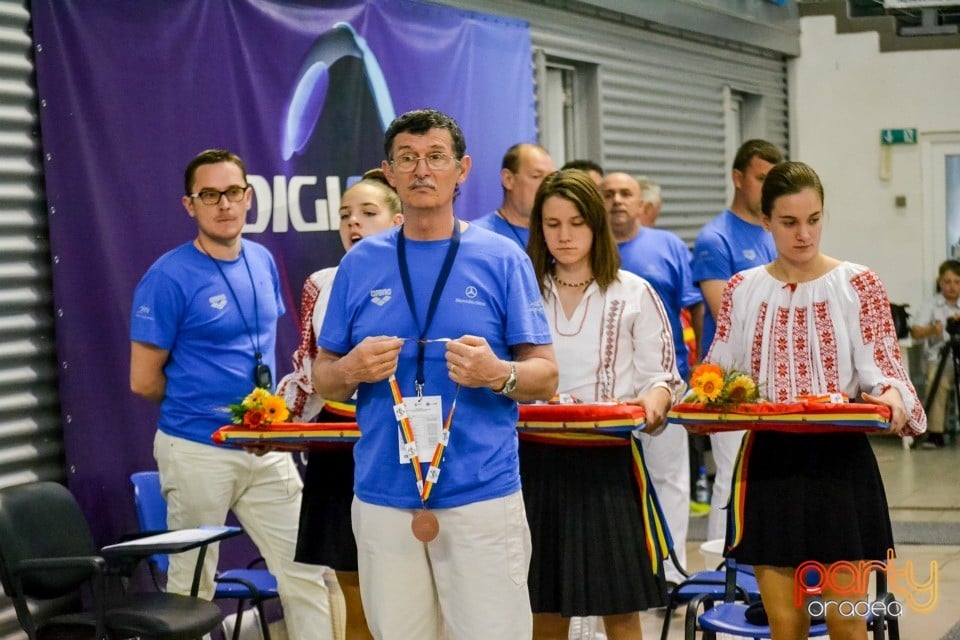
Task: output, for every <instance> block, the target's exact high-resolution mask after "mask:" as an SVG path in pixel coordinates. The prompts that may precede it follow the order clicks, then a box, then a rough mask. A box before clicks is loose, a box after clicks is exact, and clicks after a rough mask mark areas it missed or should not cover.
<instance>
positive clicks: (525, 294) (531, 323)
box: [505, 256, 553, 346]
mask: <svg viewBox="0 0 960 640" xmlns="http://www.w3.org/2000/svg"><path fill="white" fill-rule="evenodd" d="M509 274H510V275H509V280H508V283H509V284H508V287H507V327H506V334H505V335H506V340H507V344H509V345H510V346H514V345H518V344H551V343H552V342H553V340H552V339H551V338H550V325H549V324H548V323H547V316H546V313H545V312H544V310H543V300H542V299H541V297H540V288H539V287H538V286H537V279H536V276H535V275H534V272H533V266H532V265H531V264H530V260H528V259H526V256H522V259H518V260H517V261H516V263H515V264H514V265H513V268H511V269H510V270H509Z"/></svg>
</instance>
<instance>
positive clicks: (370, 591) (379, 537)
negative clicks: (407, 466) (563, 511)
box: [352, 479, 533, 640]
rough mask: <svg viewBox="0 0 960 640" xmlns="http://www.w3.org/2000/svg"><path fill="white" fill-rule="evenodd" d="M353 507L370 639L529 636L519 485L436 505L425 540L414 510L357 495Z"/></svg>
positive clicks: (526, 544)
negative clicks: (414, 527)
mask: <svg viewBox="0 0 960 640" xmlns="http://www.w3.org/2000/svg"><path fill="white" fill-rule="evenodd" d="M412 482H413V480H412V479H411V483H412ZM352 513H353V533H354V536H355V537H356V539H357V549H358V552H359V556H358V560H359V567H360V593H361V595H362V597H363V608H364V611H365V612H366V615H367V623H368V624H369V626H370V631H371V633H373V636H374V637H375V638H377V639H378V640H412V639H414V638H415V639H416V640H439V639H441V638H445V637H448V638H449V639H450V640H490V639H491V638H496V639H497V640H513V639H515V640H529V638H530V637H531V635H532V633H533V616H532V614H531V611H530V594H529V591H528V590H527V572H528V571H529V569H530V529H529V527H528V526H527V517H526V513H525V511H524V506H523V495H522V494H521V493H520V492H519V491H518V492H516V493H514V494H512V495H509V496H506V497H504V498H496V499H493V500H485V501H482V502H476V503H473V504H469V505H464V506H462V507H455V508H452V509H436V510H433V513H434V514H435V515H436V516H437V520H438V521H439V522H440V534H439V535H438V536H437V537H436V538H435V539H434V540H433V541H432V542H429V543H427V544H424V543H422V542H420V541H418V540H417V539H416V538H414V537H413V533H412V531H411V530H410V522H411V519H412V517H413V515H414V513H416V510H412V509H395V508H391V507H381V506H377V505H372V504H369V503H366V502H363V501H361V500H360V499H358V498H354V500H353V509H352Z"/></svg>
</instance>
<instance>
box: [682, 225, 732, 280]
mask: <svg viewBox="0 0 960 640" xmlns="http://www.w3.org/2000/svg"><path fill="white" fill-rule="evenodd" d="M690 270H691V272H692V276H693V282H702V281H704V280H723V281H727V280H729V279H730V277H731V276H733V256H732V255H731V253H730V246H729V244H727V241H726V240H725V239H724V238H723V237H722V236H721V235H720V234H719V233H716V232H713V231H704V232H701V233H700V235H698V236H697V241H696V242H695V243H694V245H693V258H692V260H691V262H690Z"/></svg>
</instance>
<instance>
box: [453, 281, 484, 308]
mask: <svg viewBox="0 0 960 640" xmlns="http://www.w3.org/2000/svg"><path fill="white" fill-rule="evenodd" d="M463 295H465V296H466V298H461V297H459V296H458V297H456V298H454V299H453V301H454V302H456V303H458V304H472V305H475V306H477V307H485V306H487V303H486V302H484V301H483V300H477V295H478V292H477V288H476V287H475V286H473V285H472V284H471V285H468V286H467V288H466V289H464V290H463Z"/></svg>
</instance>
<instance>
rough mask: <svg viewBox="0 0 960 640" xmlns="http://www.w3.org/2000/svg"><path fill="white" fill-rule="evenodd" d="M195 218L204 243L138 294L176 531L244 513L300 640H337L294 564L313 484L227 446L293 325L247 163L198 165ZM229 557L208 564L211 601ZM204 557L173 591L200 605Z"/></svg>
mask: <svg viewBox="0 0 960 640" xmlns="http://www.w3.org/2000/svg"><path fill="white" fill-rule="evenodd" d="M184 177H185V188H186V191H185V194H186V195H184V196H183V207H184V208H185V209H186V210H187V213H188V214H189V215H190V217H192V218H194V219H195V220H196V222H197V237H196V238H194V239H193V240H192V241H190V242H187V243H184V244H182V245H180V246H179V247H176V248H175V249H173V250H172V251H169V252H167V253H166V254H164V255H163V256H161V257H160V259H158V260H157V261H156V262H155V263H154V264H153V265H152V266H151V267H150V269H148V270H147V273H146V274H145V275H144V276H143V278H142V279H141V280H140V283H139V284H138V285H137V288H136V291H135V293H134V301H133V309H132V313H131V322H130V337H131V357H130V388H131V389H132V390H133V392H134V393H136V394H137V395H140V396H142V397H144V398H146V399H148V400H151V401H153V402H157V403H159V404H160V421H159V424H158V429H157V434H156V437H155V439H154V457H155V458H156V460H157V467H158V469H159V471H160V483H161V486H162V489H163V493H164V496H165V498H166V500H167V525H168V527H169V528H170V529H182V528H189V527H198V526H204V525H222V524H223V523H224V521H225V519H226V517H227V511H230V510H232V511H233V512H234V514H235V515H236V516H237V518H238V519H239V520H240V524H241V525H242V526H243V528H244V530H245V531H246V532H247V533H248V534H249V535H250V537H251V538H252V539H253V541H254V543H255V544H256V545H257V548H258V549H259V550H260V552H261V553H262V554H263V556H264V558H265V559H266V561H267V565H268V567H269V568H270V570H271V571H272V572H273V573H274V575H276V577H277V583H278V587H279V591H280V599H281V601H282V603H283V607H284V614H285V622H286V626H287V632H288V635H289V637H290V638H298V639H299V638H321V639H324V640H325V639H328V638H330V639H332V638H333V637H334V636H333V624H332V621H331V613H330V603H329V595H328V589H327V587H326V585H325V584H324V576H323V573H324V572H323V567H316V566H313V565H306V564H299V563H296V562H294V561H293V557H294V550H295V548H296V543H297V528H298V524H299V517H300V491H301V488H302V486H303V485H302V483H301V480H300V475H299V473H298V472H297V469H296V466H295V465H294V464H293V461H292V459H291V458H290V455H289V454H287V453H276V452H274V453H267V454H265V455H262V456H256V455H252V454H250V453H247V452H245V451H240V450H235V449H226V448H221V447H218V446H215V445H214V444H213V443H212V441H211V439H210V437H211V434H212V433H213V432H214V431H215V430H216V429H217V428H218V427H220V426H222V425H223V424H225V423H226V422H227V421H228V414H227V413H226V412H225V411H224V407H226V406H227V405H229V404H232V403H239V402H240V401H241V400H242V399H243V398H244V397H245V396H246V395H247V394H249V393H250V392H251V391H252V390H253V389H254V387H255V386H256V387H264V388H267V389H268V390H271V391H272V373H273V371H274V370H275V369H274V365H275V357H274V356H275V354H274V351H275V348H274V347H275V341H276V328H277V318H278V317H279V316H280V315H282V314H283V312H284V307H283V303H282V302H281V299H280V291H279V282H278V277H277V268H276V265H275V264H274V261H273V257H272V256H271V255H270V252H269V251H268V250H267V249H266V248H265V247H263V246H262V245H259V244H257V243H255V242H251V241H249V240H243V241H241V238H240V234H241V231H242V229H243V225H244V222H245V221H246V214H247V211H249V209H250V203H251V200H252V198H253V196H252V192H251V189H250V185H249V184H248V183H247V173H246V168H245V167H244V164H243V161H242V160H241V159H240V158H239V157H237V156H236V155H234V154H233V153H230V152H229V151H223V150H219V149H214V150H209V151H204V152H202V153H200V154H199V155H197V156H196V157H195V158H194V159H193V160H191V161H190V163H189V164H188V165H187V169H186V172H185V176H184ZM217 551H218V550H217V549H215V548H214V547H211V548H210V549H209V550H208V551H207V555H206V557H205V559H204V569H203V575H202V578H201V582H200V596H201V597H205V598H208V599H209V598H211V597H212V596H213V592H214V582H213V577H214V574H215V573H216V567H217V556H218V553H217ZM195 565H196V555H193V554H189V553H184V554H178V555H173V556H171V557H170V570H169V574H168V582H167V588H168V590H169V591H171V592H173V593H184V594H186V593H189V592H190V586H191V582H192V579H193V567H194V566H195Z"/></svg>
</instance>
